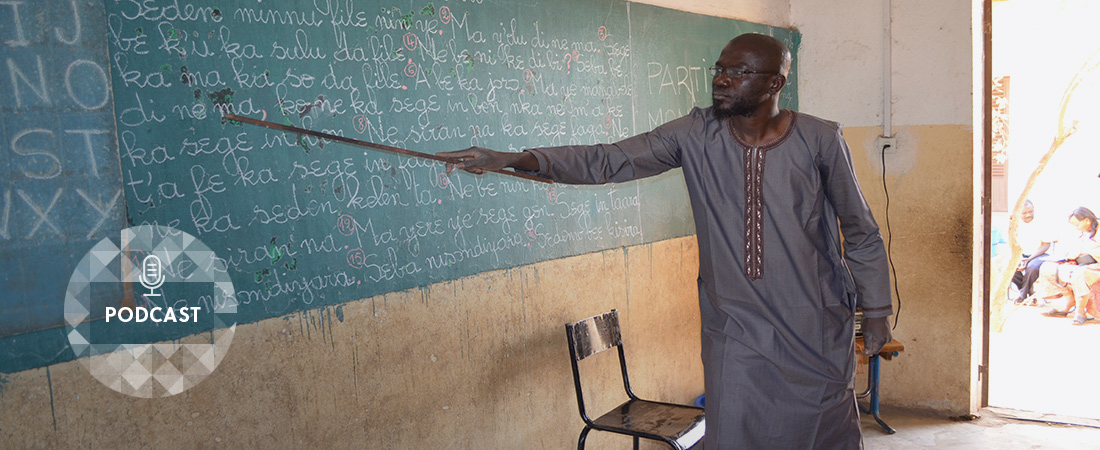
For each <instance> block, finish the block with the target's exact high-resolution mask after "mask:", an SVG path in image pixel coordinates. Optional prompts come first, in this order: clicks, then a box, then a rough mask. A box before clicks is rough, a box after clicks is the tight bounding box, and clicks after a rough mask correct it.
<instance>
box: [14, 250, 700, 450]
mask: <svg viewBox="0 0 1100 450" xmlns="http://www.w3.org/2000/svg"><path fill="white" fill-rule="evenodd" d="M697 268H698V257H697V250H696V247H695V239H694V237H687V238H681V239H673V240H668V241H662V242H659V243H655V244H652V245H644V246H638V247H632V248H629V249H616V250H609V251H605V252H602V253H592V254H588V255H582V256H577V257H573V258H565V259H559V260H554V261H547V262H544V263H540V264H535V265H531V266H525V267H520V268H516V269H512V270H507V271H496V272H487V273H483V274H480V275H478V276H474V277H470V278H466V279H462V280H457V281H453V282H447V283H440V284H436V285H432V286H429V287H427V288H424V289H417V290H412V291H406V292H400V293H394V294H389V295H384V296H381V297H375V298H369V299H364V300H361V301H356V302H350V303H346V304H344V305H343V306H341V307H330V308H323V309H320V310H312V311H304V312H301V313H298V314H292V315H289V316H285V317H281V318H274V319H269V320H265V321H262V322H259V323H254V324H247V325H243V326H239V327H238V330H237V334H236V336H235V338H234V341H233V345H232V347H231V348H230V351H229V353H228V355H227V356H226V358H225V360H224V361H223V362H222V364H221V365H220V366H219V367H218V369H217V370H216V371H214V373H213V374H212V375H211V376H210V377H209V378H207V379H206V380H204V381H203V382H202V383H200V384H199V385H198V386H196V387H194V388H192V389H191V390H188V391H186V392H184V393H183V394H179V395H176V396H173V397H168V398H159V399H138V398H131V397H127V396H124V395H122V394H118V393H116V392H115V391H112V390H110V389H108V388H107V387H105V386H103V385H101V384H100V383H99V382H98V381H96V380H95V379H94V378H93V377H92V376H91V375H90V374H89V373H88V372H87V369H86V368H85V367H84V365H83V364H82V363H81V362H79V361H73V362H69V363H64V364H58V365H55V366H51V367H48V368H41V369H35V370H29V371H26V372H21V373H17V374H14V375H8V376H6V377H5V380H4V383H3V384H0V405H3V408H0V448H25V447H46V448H59V447H98V448H180V447H185V448H186V447H190V448H197V447H208V446H215V445H228V446H232V447H237V448H287V447H313V448H390V447H392V448H570V447H572V446H574V445H576V437H577V434H578V433H579V432H580V429H581V425H582V424H581V422H580V418H579V417H578V412H577V406H576V397H575V395H574V390H573V384H572V374H571V373H570V367H569V351H568V347H567V344H566V341H565V329H564V324H565V323H566V322H571V321H576V320H579V319H582V318H584V317H587V316H590V315H593V314H598V313H602V312H605V311H608V310H611V309H613V308H618V309H619V311H620V314H621V319H622V322H623V327H624V340H625V342H626V344H627V347H626V349H627V358H628V361H629V362H630V366H629V369H630V370H631V375H632V379H631V381H632V385H633V387H634V389H635V391H636V392H638V394H639V395H642V396H646V397H651V398H655V399H659V400H665V401H675V402H680V403H690V402H691V401H692V400H693V399H694V398H695V397H696V396H697V395H699V394H701V393H702V389H703V380H702V364H701V362H700V359H699V308H698V303H697V298H698V297H697V295H696V293H695V277H696V273H697ZM599 356H606V357H604V358H600V357H599ZM585 362H586V363H587V362H589V361H585ZM592 362H594V363H595V364H594V365H582V369H583V370H584V372H583V373H585V374H586V375H589V376H594V377H595V378H598V379H601V380H606V381H605V382H600V383H592V384H590V385H588V386H587V387H588V391H589V393H590V397H589V398H588V400H589V402H590V403H589V405H590V407H591V408H592V410H593V411H600V412H602V411H606V410H607V409H610V408H612V407H613V406H615V405H616V404H618V402H619V401H621V400H622V398H621V396H622V394H621V392H622V388H621V385H619V384H616V383H615V382H616V380H617V378H615V377H616V375H617V370H618V365H617V359H616V358H615V357H614V352H606V353H603V354H601V355H598V356H597V357H596V358H595V359H594V360H592ZM590 441H591V448H606V447H609V446H628V445H629V440H626V441H623V440H621V439H617V438H612V437H609V436H607V435H605V434H603V433H592V434H591V435H590Z"/></svg>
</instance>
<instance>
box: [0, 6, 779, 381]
mask: <svg viewBox="0 0 1100 450" xmlns="http://www.w3.org/2000/svg"><path fill="white" fill-rule="evenodd" d="M209 4H210V3H208V2H187V1H177V0H171V1H148V2H134V1H107V2H106V11H105V24H104V29H105V31H104V33H103V34H104V35H105V36H106V40H107V44H108V47H109V57H108V61H107V64H108V66H109V69H110V74H111V77H112V78H111V82H112V83H111V84H112V87H113V94H114V95H113V101H114V111H115V117H116V119H117V120H116V126H117V142H118V159H119V162H118V164H119V168H118V170H119V172H120V173H121V180H122V185H123V190H124V192H125V195H124V197H125V206H126V213H125V221H126V223H127V224H128V225H142V224H149V225H161V226H168V227H173V228H176V229H179V230H182V231H185V232H187V233H190V234H192V235H194V236H195V237H197V238H198V239H200V240H201V241H202V242H203V243H205V244H206V245H207V246H208V247H209V248H210V249H212V250H213V251H214V252H215V253H216V254H217V256H218V257H220V258H222V259H223V260H225V262H226V265H227V267H228V271H229V274H230V277H231V278H232V280H233V283H234V285H235V288H236V295H237V300H238V301H239V303H240V307H239V308H238V312H237V321H238V322H239V323H244V322H252V321H256V320H261V319H264V318H268V317H275V316H279V315H284V314H287V313H291V312H294V311H299V310H303V309H309V308H316V307H319V306H324V305H334V304H339V303H343V302H347V301H352V300H357V299H361V298H365V297H370V296H373V295H377V294H382V293H386V292H393V291H396V290H402V289H407V288H412V287H416V286H423V285H427V284H429V283H433V282H438V281H443V280H449V279H455V278H459V277H464V276H468V275H471V274H476V273H479V272H484V271H488V270H495V269H506V268H510V267H515V266H518V265H524V264H530V263H534V262H538V261H543V260H548V259H553V258H560V257H564V256H571V255H577V254H581V253H585V252H592V251H599V250H604V249H608V248H615V247H622V246H627V245H636V244H642V243H647V242H653V241H657V240H662V239H668V238H672V237H679V236H685V235H689V234H692V233H693V232H694V229H693V225H692V222H691V215H690V211H689V205H688V201H687V195H686V192H685V189H684V184H683V180H682V178H681V177H680V175H679V172H678V171H674V172H670V173H668V174H665V175H662V176H658V177H654V178H652V179H647V180H641V181H636V182H631V183H624V184H618V185H609V186H584V187H578V186H566V185H547V184H543V183H539V182H535V181H528V180H520V179H517V178H511V177H506V176H501V175H497V174H488V175H482V176H474V175H470V174H466V173H455V174H450V175H448V174H446V173H445V170H444V167H443V166H442V165H441V164H440V163H437V162H434V161H430V160H422V159H416V158H409V157H404V156H399V155H392V154H386V153H382V152H378V151H373V150H369V149H363V148H359V147H352V146H348V145H346V144H340V143H335V142H326V141H324V140H319V139H316V138H313V137H308V136H298V135H294V134H289V133H283V132H279V131H276V130H271V129H266V128H260V127H255V126H252V125H246V124H241V123H239V122H234V121H228V120H225V119H224V117H223V116H224V115H225V114H226V113H233V114H238V115H242V116H246V117H251V118H256V119H264V120H268V121H273V122H277V123H281V124H286V125H293V126H297V127H302V128H308V129H314V130H318V131H323V132H327V133H332V134H337V135H342V136H346V137H352V138H356V139H361V140H365V141H370V142H375V143H379V144H385V145H390V146H396V147H401V148H406V149H410V150H414V151H418V152H424V153H437V152H441V151H448V150H455V149H460V148H465V147H468V146H471V145H478V146H484V147H489V148H494V149H497V150H507V151H519V150H521V149H523V148H530V147H538V146H551V145H561V144H578V143H579V144H590V143H591V144H594V143H600V142H611V141H616V140H619V139H623V138H626V137H629V136H632V135H634V134H637V133H640V132H644V131H648V130H650V129H652V128H653V127H655V126H657V125H660V124H662V123H664V122H667V121H670V120H672V119H675V118H677V117H680V116H682V115H684V114H686V113H687V112H688V111H689V110H690V109H691V108H692V107H695V106H708V105H709V104H710V81H711V80H710V77H709V76H708V75H707V74H706V68H707V67H709V66H711V65H713V63H714V60H715V59H716V58H717V57H718V54H719V53H720V51H721V49H722V47H723V46H724V45H725V43H726V42H727V41H728V40H729V39H731V38H732V37H734V36H736V35H738V34H741V33H745V32H761V33H766V34H771V35H773V36H776V37H777V38H779V39H781V40H783V41H785V42H787V43H788V45H789V46H790V47H791V49H792V50H797V48H798V43H799V35H798V33H797V32H794V31H791V30H786V29H778V28H773V27H766V26H762V25H756V24H750V23H746V22H740V21H735V20H729V19H721V18H715V17H709V16H700V15H695V14H688V13H684V12H679V11H673V10H668V9H663V8H657V7H652V6H648V5H640V4H634V3H629V2H624V1H618V0H596V1H588V0H559V1H553V2H550V1H534V0H525V1H499V0H484V1H482V0H468V1H420V2H409V1H354V2H352V1H316V0H308V1H285V0H284V1H279V2H274V1H255V0H247V1H246V0H236V1H234V0H230V1H225V2H218V4H217V6H207V5H209ZM796 73H797V72H796V71H794V70H792V75H791V78H790V84H791V86H790V87H788V88H787V89H785V91H784V92H785V95H786V97H784V99H783V106H785V107H788V108H797V101H796V99H795V97H794V93H795V92H796V91H797V87H796V84H797V78H796V75H795V74H796ZM176 295H177V296H176V297H169V298H166V299H165V301H166V302H169V303H172V304H175V305H177V307H178V306H179V305H181V304H192V303H194V299H189V298H185V297H180V296H185V295H186V294H184V293H180V294H176ZM55 320H57V321H58V322H60V318H57V319H55ZM189 331H191V332H196V331H202V330H189ZM163 337H164V336H157V338H163ZM150 339H152V337H150ZM49 341H50V339H48V338H42V339H38V340H36V341H35V342H36V343H35V344H34V345H38V346H42V345H43V344H41V342H49ZM24 342H28V340H27V339H24ZM25 345H26V346H31V344H25ZM58 345H64V344H58ZM16 347H19V346H16ZM46 347H49V345H46ZM36 351H37V350H36ZM34 364H39V363H32V364H31V365H34ZM24 365H26V364H24ZM5 369H10V367H0V370H5Z"/></svg>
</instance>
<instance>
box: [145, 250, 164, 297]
mask: <svg viewBox="0 0 1100 450" xmlns="http://www.w3.org/2000/svg"><path fill="white" fill-rule="evenodd" d="M140 279H141V285H142V286H145V289H148V290H149V293H148V294H146V296H148V297H159V296H160V294H155V293H154V290H156V289H157V288H159V287H160V285H162V284H164V266H163V265H162V264H161V262H160V258H158V257H157V255H154V254H151V253H150V254H149V256H146V257H145V259H144V260H142V261H141V276H140Z"/></svg>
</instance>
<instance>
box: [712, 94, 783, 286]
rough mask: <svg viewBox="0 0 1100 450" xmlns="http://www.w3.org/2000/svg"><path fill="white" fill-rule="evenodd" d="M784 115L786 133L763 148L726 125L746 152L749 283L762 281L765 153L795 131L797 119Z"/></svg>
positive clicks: (746, 249) (730, 124)
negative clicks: (786, 119)
mask: <svg viewBox="0 0 1100 450" xmlns="http://www.w3.org/2000/svg"><path fill="white" fill-rule="evenodd" d="M783 111H786V112H787V114H789V115H790V116H791V118H790V122H788V123H787V129H785V130H783V134H781V135H779V137H777V138H775V140H773V141H771V142H768V143H766V144H764V145H750V144H749V143H747V142H746V141H745V139H744V137H743V136H742V135H741V132H740V131H737V129H736V128H734V127H733V121H732V120H731V121H729V122H727V124H728V125H729V129H730V134H732V135H733V139H734V140H735V141H737V144H738V145H740V146H741V147H742V148H744V149H745V158H744V159H745V275H746V276H748V277H749V279H750V280H759V279H761V278H763V277H764V160H765V155H766V154H767V151H768V150H771V149H773V148H775V147H778V146H779V144H782V143H783V141H786V140H787V138H788V137H790V136H791V133H792V132H793V131H794V121H795V119H796V118H797V117H798V115H797V114H795V113H794V111H790V110H781V111H780V113H782V112H783Z"/></svg>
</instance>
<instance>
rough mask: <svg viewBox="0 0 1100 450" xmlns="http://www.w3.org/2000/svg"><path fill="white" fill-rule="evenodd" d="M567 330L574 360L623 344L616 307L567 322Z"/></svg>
mask: <svg viewBox="0 0 1100 450" xmlns="http://www.w3.org/2000/svg"><path fill="white" fill-rule="evenodd" d="M565 330H566V333H567V334H568V335H569V343H570V346H569V350H570V353H571V354H572V356H573V360H574V361H580V360H583V359H585V358H587V357H589V356H592V355H595V354H597V353H599V352H602V351H604V350H607V349H609V348H611V347H617V346H620V345H622V344H623V338H622V334H620V332H619V311H618V310H616V309H613V310H611V311H609V312H606V313H603V314H598V315H595V316H592V317H589V318H587V319H584V320H581V321H579V322H577V323H571V324H567V325H565Z"/></svg>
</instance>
